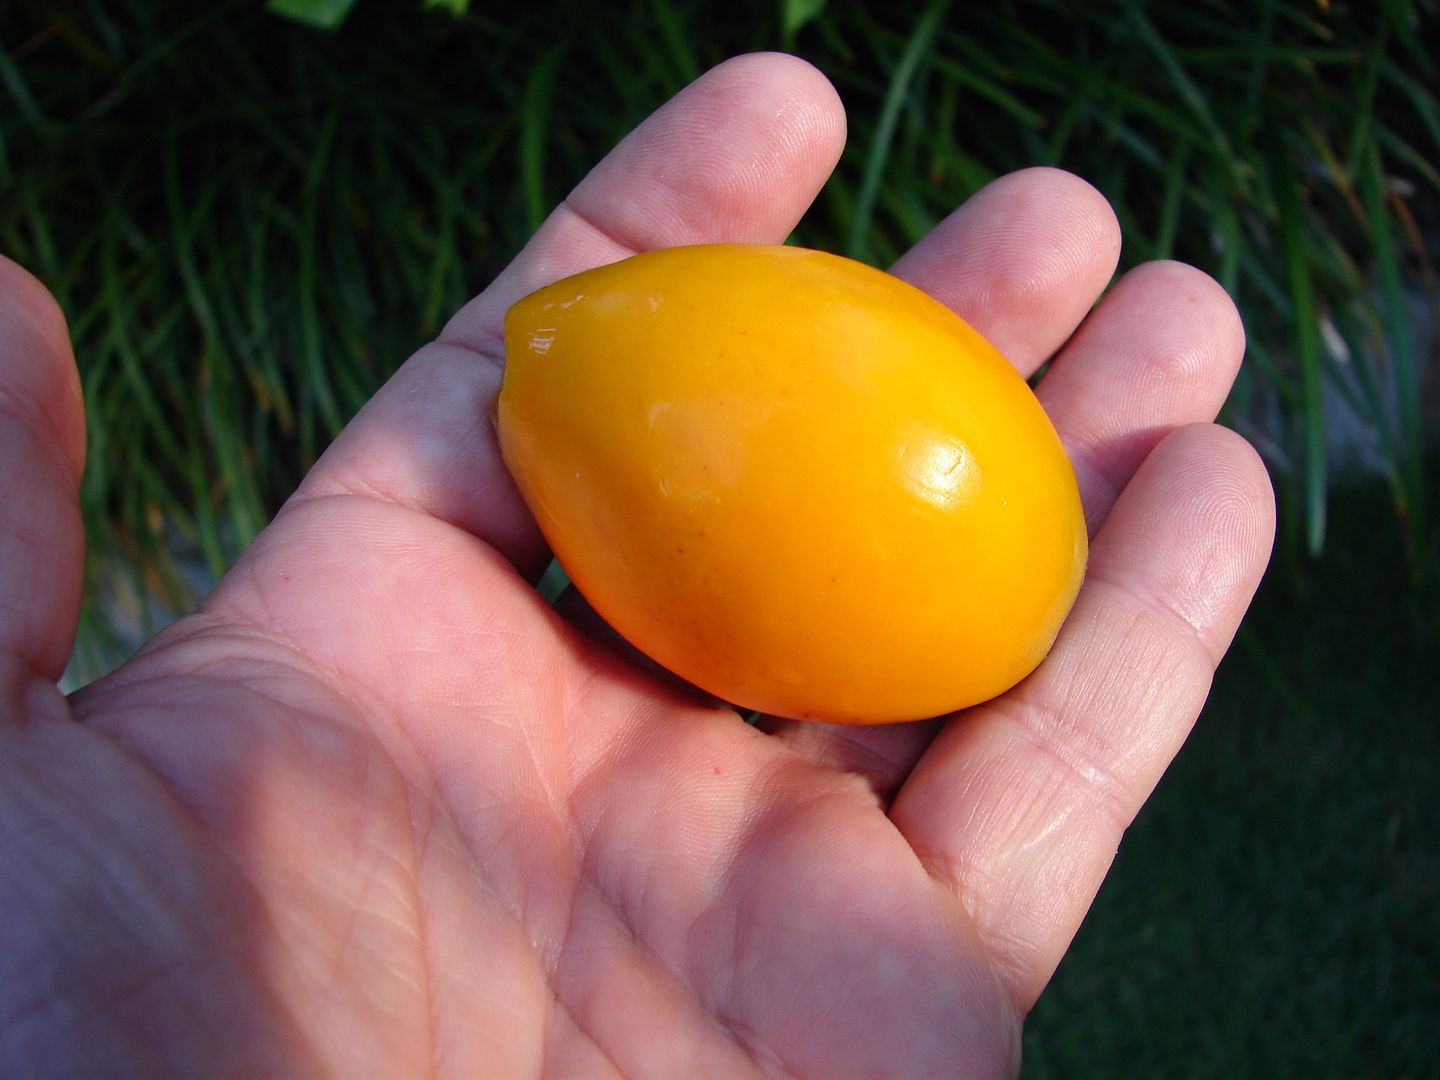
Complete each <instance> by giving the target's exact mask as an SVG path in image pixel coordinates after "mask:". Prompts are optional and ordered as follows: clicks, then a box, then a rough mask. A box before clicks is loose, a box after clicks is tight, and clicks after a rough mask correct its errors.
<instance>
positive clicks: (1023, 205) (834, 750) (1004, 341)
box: [764, 169, 1229, 798]
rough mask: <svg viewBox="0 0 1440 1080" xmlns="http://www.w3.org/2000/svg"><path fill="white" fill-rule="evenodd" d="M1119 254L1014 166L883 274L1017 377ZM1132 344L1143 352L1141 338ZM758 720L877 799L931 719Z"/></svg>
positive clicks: (1106, 235) (1111, 231) (1095, 201)
mask: <svg viewBox="0 0 1440 1080" xmlns="http://www.w3.org/2000/svg"><path fill="white" fill-rule="evenodd" d="M1119 252H1120V230H1119V225H1118V223H1117V222H1116V220H1115V214H1114V212H1113V211H1112V210H1111V209H1110V205H1109V203H1107V202H1106V201H1105V198H1104V196H1102V195H1101V194H1100V193H1099V192H1098V191H1096V190H1095V189H1094V188H1093V187H1091V186H1090V185H1089V184H1087V183H1085V181H1083V180H1081V179H1080V178H1079V177H1077V176H1072V175H1071V174H1069V173H1065V172H1061V171H1060V170H1058V169H1026V170H1023V171H1021V172H1017V173H1012V174H1010V175H1009V176H1005V177H1002V178H1001V179H999V180H996V181H995V182H994V183H992V184H989V185H987V186H986V187H985V188H984V189H982V190H981V191H979V192H978V193H977V194H976V195H975V196H974V197H972V198H971V199H969V200H968V201H967V202H966V203H965V205H964V206H962V207H960V208H959V209H958V210H956V211H955V212H954V213H953V214H951V215H950V216H949V217H948V218H946V219H945V221H944V222H942V223H941V224H940V225H939V226H938V227H937V228H936V229H935V230H934V231H933V232H932V233H930V235H929V236H927V237H925V239H924V240H922V241H921V242H920V243H919V244H917V245H916V246H915V247H914V248H913V249H911V250H910V251H909V252H908V253H907V254H906V255H905V256H904V257H903V258H901V259H900V261H899V262H897V263H896V264H895V266H894V267H893V268H892V269H893V272H894V273H895V274H897V275H898V276H900V277H902V278H905V279H906V280H908V281H910V282H911V283H912V284H913V285H916V286H918V287H919V288H921V289H923V290H925V291H926V292H928V293H930V295H932V296H934V297H936V298H938V299H940V300H942V301H944V302H945V303H946V304H948V305H949V306H950V307H951V308H953V309H954V310H955V311H956V313H958V314H959V315H960V316H961V317H962V318H964V319H965V320H966V321H967V322H969V323H970V324H971V325H972V326H974V327H975V328H976V329H977V330H979V331H980V332H981V333H982V334H984V335H985V337H986V338H987V339H988V340H990V341H991V342H992V343H993V344H995V346H996V347H997V348H998V349H1000V351H1001V352H1002V353H1004V354H1005V355H1006V356H1007V357H1008V358H1009V360H1010V362H1011V363H1013V364H1014V365H1015V366H1016V367H1017V368H1018V369H1019V370H1020V371H1021V373H1022V374H1025V375H1029V374H1031V373H1032V372H1033V371H1034V370H1035V369H1036V368H1038V367H1039V366H1040V364H1042V363H1043V362H1044V361H1045V360H1047V359H1048V358H1049V357H1050V356H1051V354H1053V353H1054V351H1055V350H1056V349H1058V348H1059V347H1060V346H1061V345H1063V344H1064V343H1065V341H1066V339H1067V338H1069V337H1070V335H1071V334H1073V333H1074V331H1075V328H1076V326H1078V325H1079V324H1080V322H1081V320H1082V319H1084V318H1085V315H1086V313H1087V312H1088V311H1090V309H1091V307H1092V306H1093V305H1094V304H1095V301H1096V299H1097V298H1098V297H1099V296H1100V293H1101V292H1102V291H1103V290H1104V288H1105V286H1106V285H1107V284H1109V282H1110V278H1111V276H1112V275H1113V274H1114V272H1115V264H1116V261H1117V260H1118V258H1119ZM1122 314H1123V313H1122ZM1122 329H1123V327H1122ZM1137 348H1138V349H1140V350H1143V348H1144V346H1143V343H1142V344H1140V345H1139V346H1137ZM1097 362H1103V357H1098V356H1097ZM1092 366H1094V365H1089V364H1087V367H1092ZM1090 374H1091V375H1094V374H1095V372H1094V371H1093V370H1092V371H1091V372H1090ZM1216 377H1217V379H1219V378H1221V377H1223V376H1222V375H1220V374H1217V376H1216ZM1116 378H1123V373H1120V374H1118V375H1116ZM1226 378H1227V381H1226V385H1227V386H1228V385H1229V384H1228V377H1226ZM1214 415H1215V414H1214V413H1213V412H1209V413H1204V412H1202V413H1200V414H1198V415H1194V416H1186V417H1184V418H1183V419H1184V420H1192V419H1193V420H1208V419H1211V418H1213V417H1214ZM764 726H765V728H766V730H769V731H771V732H772V733H773V734H776V735H778V736H779V737H781V738H783V739H785V740H786V741H787V742H788V743H790V744H791V745H792V746H793V748H794V749H795V750H797V751H798V752H800V753H802V754H804V755H805V756H806V757H808V758H810V759H812V760H815V761H819V762H822V763H825V764H828V765H832V766H835V767H837V768H842V769H845V770H846V771H851V772H856V773H859V774H860V775H862V776H865V777H866V778H867V779H869V781H870V782H871V785H872V786H873V787H874V788H875V790H876V792H877V794H879V795H880V796H881V797H882V798H886V797H888V796H889V794H891V793H892V792H893V790H894V789H895V788H896V787H897V786H898V785H899V784H900V782H901V780H902V779H903V778H904V777H905V776H906V775H907V774H908V773H909V771H910V767H911V766H912V765H914V763H915V761H916V759H917V758H918V757H919V756H920V754H921V753H922V752H923V750H924V748H925V747H926V746H927V745H928V744H929V742H930V740H931V738H933V737H934V734H935V732H936V731H937V730H938V729H939V721H933V720H932V721H921V722H919V723H914V724H901V725H892V726H889V727H885V728H872V727H849V726H830V725H823V724H794V723H791V722H788V721H767V722H766V723H765V725H764Z"/></svg>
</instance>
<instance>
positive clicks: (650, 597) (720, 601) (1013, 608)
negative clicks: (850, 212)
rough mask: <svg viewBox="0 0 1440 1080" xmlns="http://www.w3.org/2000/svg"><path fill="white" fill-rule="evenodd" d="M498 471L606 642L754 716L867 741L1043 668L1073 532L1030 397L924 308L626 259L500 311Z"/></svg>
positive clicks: (793, 251) (845, 287) (1080, 534)
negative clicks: (608, 635) (628, 645)
mask: <svg viewBox="0 0 1440 1080" xmlns="http://www.w3.org/2000/svg"><path fill="white" fill-rule="evenodd" d="M505 342H506V352H507V357H508V359H507V365H506V370H505V379H504V384H503V386H502V389H501V392H500V396H499V400H498V403H497V429H498V433H499V438H500V446H501V449H502V451H503V453H504V457H505V461H506V463H507V465H508V466H509V468H510V471H511V474H512V475H513V476H514V478H515V481H516V483H517V485H518V486H519V489H520V492H521V495H522V496H523V497H524V499H525V501H526V503H527V504H528V506H529V507H530V509H531V511H532V512H533V513H534V515H535V519H536V521H538V522H539V525H540V528H541V530H542V532H543V533H544V534H545V537H546V539H547V540H548V541H549V543H550V546H551V549H552V550H553V551H554V553H555V555H556V557H557V558H558V559H559V560H560V563H561V565H562V566H563V567H564V568H565V569H566V571H567V572H568V573H569V574H570V577H571V579H572V581H573V582H574V583H575V585H576V587H577V588H579V590H580V592H581V593H582V594H583V595H584V596H585V597H586V598H587V599H588V600H589V602H590V603H591V605H593V606H594V608H595V609H596V610H597V611H598V612H599V613H600V615H601V616H603V617H604V618H605V619H606V620H607V621H608V622H609V623H610V624H611V625H612V626H613V627H614V628H615V629H616V630H618V631H619V632H620V633H621V634H622V635H624V636H625V637H626V638H627V639H628V640H629V641H630V642H632V643H633V644H634V645H636V646H637V647H638V648H639V649H641V650H642V651H643V652H645V653H646V654H648V655H649V656H651V657H652V658H654V659H655V660H656V661H658V662H659V663H660V664H662V665H664V666H665V667H666V668H669V669H670V670H671V671H673V672H675V673H676V674H678V675H680V676H682V677H683V678H685V679H687V680H689V681H690V682H692V683H694V684H695V685H696V686H699V687H701V688H703V689H705V690H707V691H710V692H711V693H713V694H715V695H717V696H718V697H720V698H722V699H724V700H726V701H729V702H731V703H733V704H735V705H738V706H742V707H744V708H748V709H758V710H761V711H763V712H766V713H771V714H775V715H778V716H786V717H792V718H795V719H812V720H827V721H836V722H846V723H881V722H887V721H897V720H914V719H918V718H921V717H927V716H935V715H939V714H941V713H946V712H949V711H951V710H954V709H959V708H963V707H965V706H967V705H973V704H975V703H976V702H980V701H984V700H986V699H987V698H990V697H993V696H995V695H997V694H999V693H1002V692H1003V691H1005V690H1007V689H1009V688H1010V687H1011V686H1013V685H1014V684H1015V683H1016V682H1018V681H1019V680H1020V679H1022V678H1024V677H1025V675H1027V674H1028V673H1029V672H1030V671H1031V670H1033V669H1034V668H1035V666H1036V665H1037V664H1038V663H1039V662H1040V660H1041V659H1042V658H1043V657H1044V655H1045V653H1046V652H1047V651H1048V650H1049V648H1050V645H1051V643H1052V642H1053V641H1054V638H1055V635H1056V633H1057V631H1058V629H1059V627H1060V623H1061V621H1062V620H1063V619H1064V617H1065V615H1066V613H1067V612H1068V611H1069V608H1070V605H1071V603H1072V602H1073V601H1074V599H1075V594H1076V592H1077V590H1078V589H1079V586H1080V579H1081V577H1082V575H1083V573H1084V568H1085V558H1086V533H1085V518H1084V514H1083V513H1082V511H1081V508H1080V499H1079V494H1078V492H1077V489H1076V483H1075V475H1074V472H1073V471H1072V469H1071V466H1070V462H1069V460H1068V459H1067V457H1066V455H1065V452H1064V450H1063V448H1062V447H1061V445H1060V440H1059V438H1058V437H1057V436H1056V434H1055V430H1054V428H1053V427H1051V425H1050V422H1049V419H1048V418H1047V417H1046V415H1045V413H1044V411H1043V409H1042V408H1041V407H1040V404H1039V402H1038V401H1037V400H1036V398H1035V396H1034V394H1033V393H1032V392H1031V391H1030V388H1029V387H1028V386H1027V385H1026V383H1025V381H1024V380H1023V379H1022V378H1021V377H1020V376H1019V374H1017V373H1016V371H1015V370H1014V369H1013V368H1012V367H1011V366H1010V365H1009V364H1008V363H1007V362H1006V361H1005V359H1004V358H1003V357H1002V356H1001V355H1000V354H999V353H998V352H997V351H996V350H995V349H994V347H992V346H991V345H990V344H989V343H988V342H986V341H985V340H984V338H982V337H981V336H980V335H979V334H978V333H977V332H976V331H975V330H974V329H972V328H971V327H970V326H969V325H968V324H967V323H965V322H964V321H963V320H962V319H960V318H959V317H958V316H957V315H955V314H954V313H953V312H951V311H950V310H949V309H948V308H946V307H945V306H944V305H942V304H940V303H939V302H938V301H936V300H934V299H932V298H931V297H929V296H927V295H926V294H924V293H923V292H921V291H920V290H918V289H916V288H914V287H913V286H910V285H908V284H906V283H904V282H902V281H900V280H899V279H898V278H895V277H893V276H891V275H889V274H886V273H884V272H882V271H879V270H876V269H874V268H872V267H869V266H866V265H864V264H861V263H858V262H854V261H852V260H849V259H843V258H840V257H838V256H835V255H828V254H824V253H822V252H817V251H807V250H803V249H799V248H793V247H780V246H763V245H730V244H722V245H705V246H696V247H682V248H668V249H663V250H658V251H652V252H647V253H645V254H642V255H637V256H634V257H633V258H629V259H625V260H623V261H621V262H618V263H614V264H612V265H609V266H603V267H600V268H598V269H595V270H590V271H587V272H586V273H583V274H578V275H576V276H574V277H570V278H566V279H565V280H563V281H557V282H556V283H554V284H553V285H549V286H547V287H545V288H543V289H540V290H539V291H538V292H535V293H532V294H531V295H529V296H527V297H525V298H524V299H522V300H520V301H519V302H518V303H516V304H515V306H514V307H513V308H511V310H510V312H509V314H508V316H507V317H506V322H505Z"/></svg>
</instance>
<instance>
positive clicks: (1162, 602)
mask: <svg viewBox="0 0 1440 1080" xmlns="http://www.w3.org/2000/svg"><path fill="white" fill-rule="evenodd" d="M1273 535H1274V504H1273V498H1272V495H1271V490H1270V484H1269V479H1268V477H1267V476H1266V473H1265V470H1264V467H1263V466H1262V465H1261V463H1260V461H1259V459H1258V457H1257V456H1256V455H1255V453H1254V451H1253V450H1252V449H1251V448H1250V447H1249V445H1248V444H1246V443H1245V442H1244V441H1243V440H1242V439H1240V438H1239V436H1237V435H1235V434H1233V433H1231V432H1229V431H1227V430H1226V429H1224V428H1220V427H1216V426H1213V425H1203V424H1201V425H1192V426H1189V427H1186V428H1183V429H1181V430H1179V431H1176V432H1174V433H1173V434H1171V435H1169V436H1168V437H1166V438H1165V439H1164V440H1162V441H1161V443H1160V444H1159V446H1158V447H1156V449H1155V450H1154V451H1153V452H1152V453H1151V454H1150V456H1149V457H1148V458H1147V459H1146V461H1145V463H1144V464H1143V466H1142V467H1141V468H1140V470H1139V472H1138V473H1137V474H1136V475H1135V477H1134V479H1133V480H1132V481H1131V482H1130V484H1129V485H1128V486H1127V487H1126V488H1125V490H1124V492H1123V494H1122V495H1121V496H1120V498H1119V501H1118V502H1117V504H1116V506H1115V509H1114V512H1113V513H1112V514H1111V516H1110V518H1109V519H1108V520H1107V521H1106V523H1105V525H1104V526H1103V527H1102V529H1101V530H1100V533H1099V535H1098V537H1097V538H1096V541H1095V545H1094V548H1093V551H1092V557H1091V563H1090V570H1089V573H1088V576H1087V579H1086V583H1085V586H1084V588H1083V589H1082V590H1081V593H1080V598H1079V600H1078V601H1077V603H1076V606H1075V609H1074V611H1073V612H1072V613H1071V616H1070V618H1069V620H1068V621H1067V622H1066V624H1065V626H1064V628H1063V629H1062V630H1061V633H1060V637H1059V639H1058V641H1057V642H1056V645H1055V648H1054V650H1053V651H1052V653H1051V655H1050V657H1049V658H1048V659H1047V660H1046V661H1045V663H1044V664H1042V665H1041V667H1040V669H1039V670H1038V671H1037V672H1036V673H1035V674H1034V675H1032V676H1031V677H1030V678H1029V679H1028V680H1027V681H1026V682H1024V683H1022V684H1021V685H1020V686H1019V687H1018V688H1017V689H1016V690H1015V691H1013V692H1012V693H1010V694H1007V695H1006V696H1005V697H1003V698H1000V699H997V700H996V701H994V702H991V703H989V704H987V705H983V706H980V707H978V708H976V709H974V710H971V711H970V712H969V713H967V714H965V715H964V716H963V717H962V718H961V719H959V720H958V721H956V722H953V723H951V724H949V725H947V726H946V728H945V729H944V730H943V731H942V732H941V734H940V735H939V736H938V737H937V738H936V739H935V741H934V743H933V744H932V745H931V746H930V748H929V750H928V751H927V752H926V754H925V756H924V757H923V758H922V759H921V761H920V763H919V764H918V765H917V766H916V768H915V770H914V772H913V774H912V775H911V777H910V779H909V780H908V782H907V783H906V784H905V786H904V787H903V788H902V789H901V791H900V793H899V795H898V796H897V797H896V800H895V803H894V806H893V807H892V811H891V817H892V819H893V820H894V821H895V823H896V825H897V826H898V827H899V828H900V830H901V831H902V832H903V833H904V834H905V836H906V837H907V839H909V841H910V842H911V844H912V845H913V846H914V848H915V850H916V852H917V853H918V854H919V855H920V857H921V859H922V861H924V862H925V864H926V865H927V867H928V869H929V870H930V872H931V873H932V874H933V875H934V876H935V877H937V878H938V879H940V880H942V881H944V882H945V883H946V884H948V885H949V886H950V887H951V888H953V889H954V890H955V891H956V892H957V893H958V894H959V895H960V897H961V898H962V900H963V901H964V902H965V903H966V905H967V907H968V908H969V910H970V912H971V913H972V915H973V917H974V919H975V922H976V925H977V927H978V929H979V932H980V934H981V936H982V938H983V939H984V941H985V942H986V944H987V946H988V947H989V948H990V949H991V950H992V952H993V954H994V955H995V957H996V960H997V964H998V965H999V968H1000V972H1001V975H1002V977H1003V978H1004V979H1005V981H1006V982H1007V984H1008V985H1009V987H1010V989H1011V991H1012V993H1013V995H1014V997H1015V1000H1016V1003H1017V1004H1018V1005H1019V1006H1020V1007H1021V1008H1022V1009H1026V1008H1029V1006H1030V1005H1031V1004H1032V1003H1033V1002H1034V1000H1035V998H1036V996H1038V994H1039V992H1040V990H1041V989H1042V988H1043V987H1044V985H1045V983H1046V981H1047V980H1048V979H1049V977H1050V975H1051V973H1052V972H1053V971H1054V968H1055V965H1056V964H1057V963H1058V962H1059V958H1060V956H1061V954H1062V953H1063V952H1064V950H1065V948H1066V947H1067V946H1068V944H1069V942H1070V939H1071V938H1072V937H1073V935H1074V933H1075V930H1076V928H1077V927H1078V926H1079V924H1080V920H1081V918H1082V917H1083V916H1084V914H1085V911H1086V910H1087V909H1088V907H1089V905H1090V902H1091V900H1092V899H1093V897H1094V894H1095V891H1096V889H1097V888H1098V887H1099V884H1100V881H1101V879H1102V878H1103V877H1104V875H1105V872H1106V870H1107V869H1108V868H1109V865H1110V862H1111V860H1112V858H1113V857H1114V854H1115V849H1116V846H1117V845H1118V844H1119V842H1120V836H1121V834H1122V833H1123V832H1124V830H1125V828H1126V827H1127V826H1128V825H1129V823H1130V821H1131V820H1132V819H1133V817H1134V815H1135V813H1136V811H1137V810H1138V809H1139V807H1140V805H1141V803H1142V802H1144V800H1145V798H1146V797H1147V796H1148V795H1149V793H1150V792H1151V790H1152V789H1153V788H1154V786H1155V784H1156V782H1157V781H1158V779H1159V777H1160V775H1161V773H1162V772H1163V771H1164V769H1165V768H1166V766H1167V765H1168V764H1169V762H1170V760H1171V758H1173V756H1174V755H1175V753H1176V751H1177V750H1178V749H1179V747H1180V744H1181V743H1182V741H1183V740H1184V738H1185V736H1186V734H1187V733H1188V732H1189V730H1190V728H1191V725H1192V724H1193V723H1194V720H1195V718H1196V716H1197V715H1198V714H1199V711H1200V708H1201V706H1202V705H1203V703H1204V701H1205V697H1206V694H1207V693H1208V691H1209V686H1210V681H1211V677H1212V675H1213V674H1214V671H1215V667H1216V665H1217V663H1218V662H1219V660H1220V657H1221V655H1222V654H1223V653H1224V651H1225V649H1226V647H1227V646H1228V644H1229V642H1230V640H1231V637H1232V635H1233V634H1234V632H1235V629H1236V627H1237V625H1238V624H1239V621H1240V617H1241V615H1242V614H1243V613H1244V611H1245V609H1246V607H1247V606H1248V604H1249V602H1250V599H1251V597H1252V595H1253V594H1254V590H1255V588H1256V586H1257V584H1258V583H1259V580H1260V576H1261V574H1262V573H1263V571H1264V568H1265V565H1266V562H1267V561H1268V558H1269V553H1270V545H1271V541H1272V538H1273Z"/></svg>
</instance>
